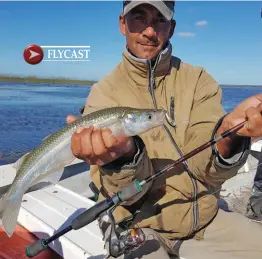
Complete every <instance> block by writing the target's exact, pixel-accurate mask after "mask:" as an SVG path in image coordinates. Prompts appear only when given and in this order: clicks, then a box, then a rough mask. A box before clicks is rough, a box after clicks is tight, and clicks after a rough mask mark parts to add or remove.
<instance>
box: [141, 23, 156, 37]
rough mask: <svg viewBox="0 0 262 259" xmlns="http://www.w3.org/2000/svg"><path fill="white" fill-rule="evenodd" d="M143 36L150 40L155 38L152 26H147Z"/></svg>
mask: <svg viewBox="0 0 262 259" xmlns="http://www.w3.org/2000/svg"><path fill="white" fill-rule="evenodd" d="M144 35H146V36H147V37H150V38H152V37H156V35H157V33H156V30H155V28H154V27H153V26H152V25H148V26H147V27H146V28H145V30H144Z"/></svg>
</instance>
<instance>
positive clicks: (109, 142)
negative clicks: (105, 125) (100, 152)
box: [102, 129, 117, 151]
mask: <svg viewBox="0 0 262 259" xmlns="http://www.w3.org/2000/svg"><path fill="white" fill-rule="evenodd" d="M102 138H103V141H104V143H105V147H106V148H107V149H108V150H109V151H112V148H113V147H114V146H115V145H116V144H117V139H116V138H115V137H113V136H112V133H111V130H109V129H104V130H102Z"/></svg>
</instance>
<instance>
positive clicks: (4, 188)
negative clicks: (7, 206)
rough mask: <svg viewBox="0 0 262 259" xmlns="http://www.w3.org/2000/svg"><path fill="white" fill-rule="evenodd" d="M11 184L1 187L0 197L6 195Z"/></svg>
mask: <svg viewBox="0 0 262 259" xmlns="http://www.w3.org/2000/svg"><path fill="white" fill-rule="evenodd" d="M10 186H11V184H8V185H5V186H1V187H0V198H1V197H3V195H5V194H6V193H7V191H8V189H9V188H10Z"/></svg>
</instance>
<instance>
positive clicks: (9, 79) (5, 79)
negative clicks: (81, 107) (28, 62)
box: [0, 75, 96, 85]
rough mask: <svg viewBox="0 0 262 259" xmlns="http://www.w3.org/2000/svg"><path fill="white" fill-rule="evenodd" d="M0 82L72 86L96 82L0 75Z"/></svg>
mask: <svg viewBox="0 0 262 259" xmlns="http://www.w3.org/2000/svg"><path fill="white" fill-rule="evenodd" d="M0 82H12V83H16V82H17V83H33V84H37V83H44V84H73V85H93V84H94V83H96V81H91V80H77V79H67V78H41V77H36V76H28V77H22V76H10V75H0Z"/></svg>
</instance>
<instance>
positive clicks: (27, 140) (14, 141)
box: [0, 83, 262, 165]
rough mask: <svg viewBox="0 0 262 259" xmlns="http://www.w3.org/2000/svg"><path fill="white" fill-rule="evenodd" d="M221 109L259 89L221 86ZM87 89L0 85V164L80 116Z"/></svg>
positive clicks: (235, 103) (231, 106) (9, 160)
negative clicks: (74, 116) (69, 118)
mask: <svg viewBox="0 0 262 259" xmlns="http://www.w3.org/2000/svg"><path fill="white" fill-rule="evenodd" d="M222 89H223V106H224V108H225V110H226V111H227V112H230V111H231V110H232V109H233V108H234V107H235V106H236V105H237V104H238V103H240V102H241V101H242V100H244V99H245V98H248V97H250V96H252V95H254V94H256V93H261V90H262V87H261V88H255V87H223V86H222ZM89 92H90V87H89V86H77V85H66V86H64V85H63V86H60V85H49V84H29V85H25V84H15V83H0V109H1V112H0V123H1V127H0V165H1V164H7V163H10V162H13V161H12V160H15V159H17V157H20V156H21V153H20V152H27V151H29V150H31V149H32V148H34V147H36V146H37V145H39V144H40V143H41V141H42V139H43V138H45V137H46V136H47V135H49V134H50V133H53V132H55V131H56V130H58V129H60V128H61V127H63V126H65V125H66V116H67V115H68V114H74V115H80V113H79V109H80V108H81V107H82V106H83V105H84V104H85V101H86V97H87V96H88V94H89Z"/></svg>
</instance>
